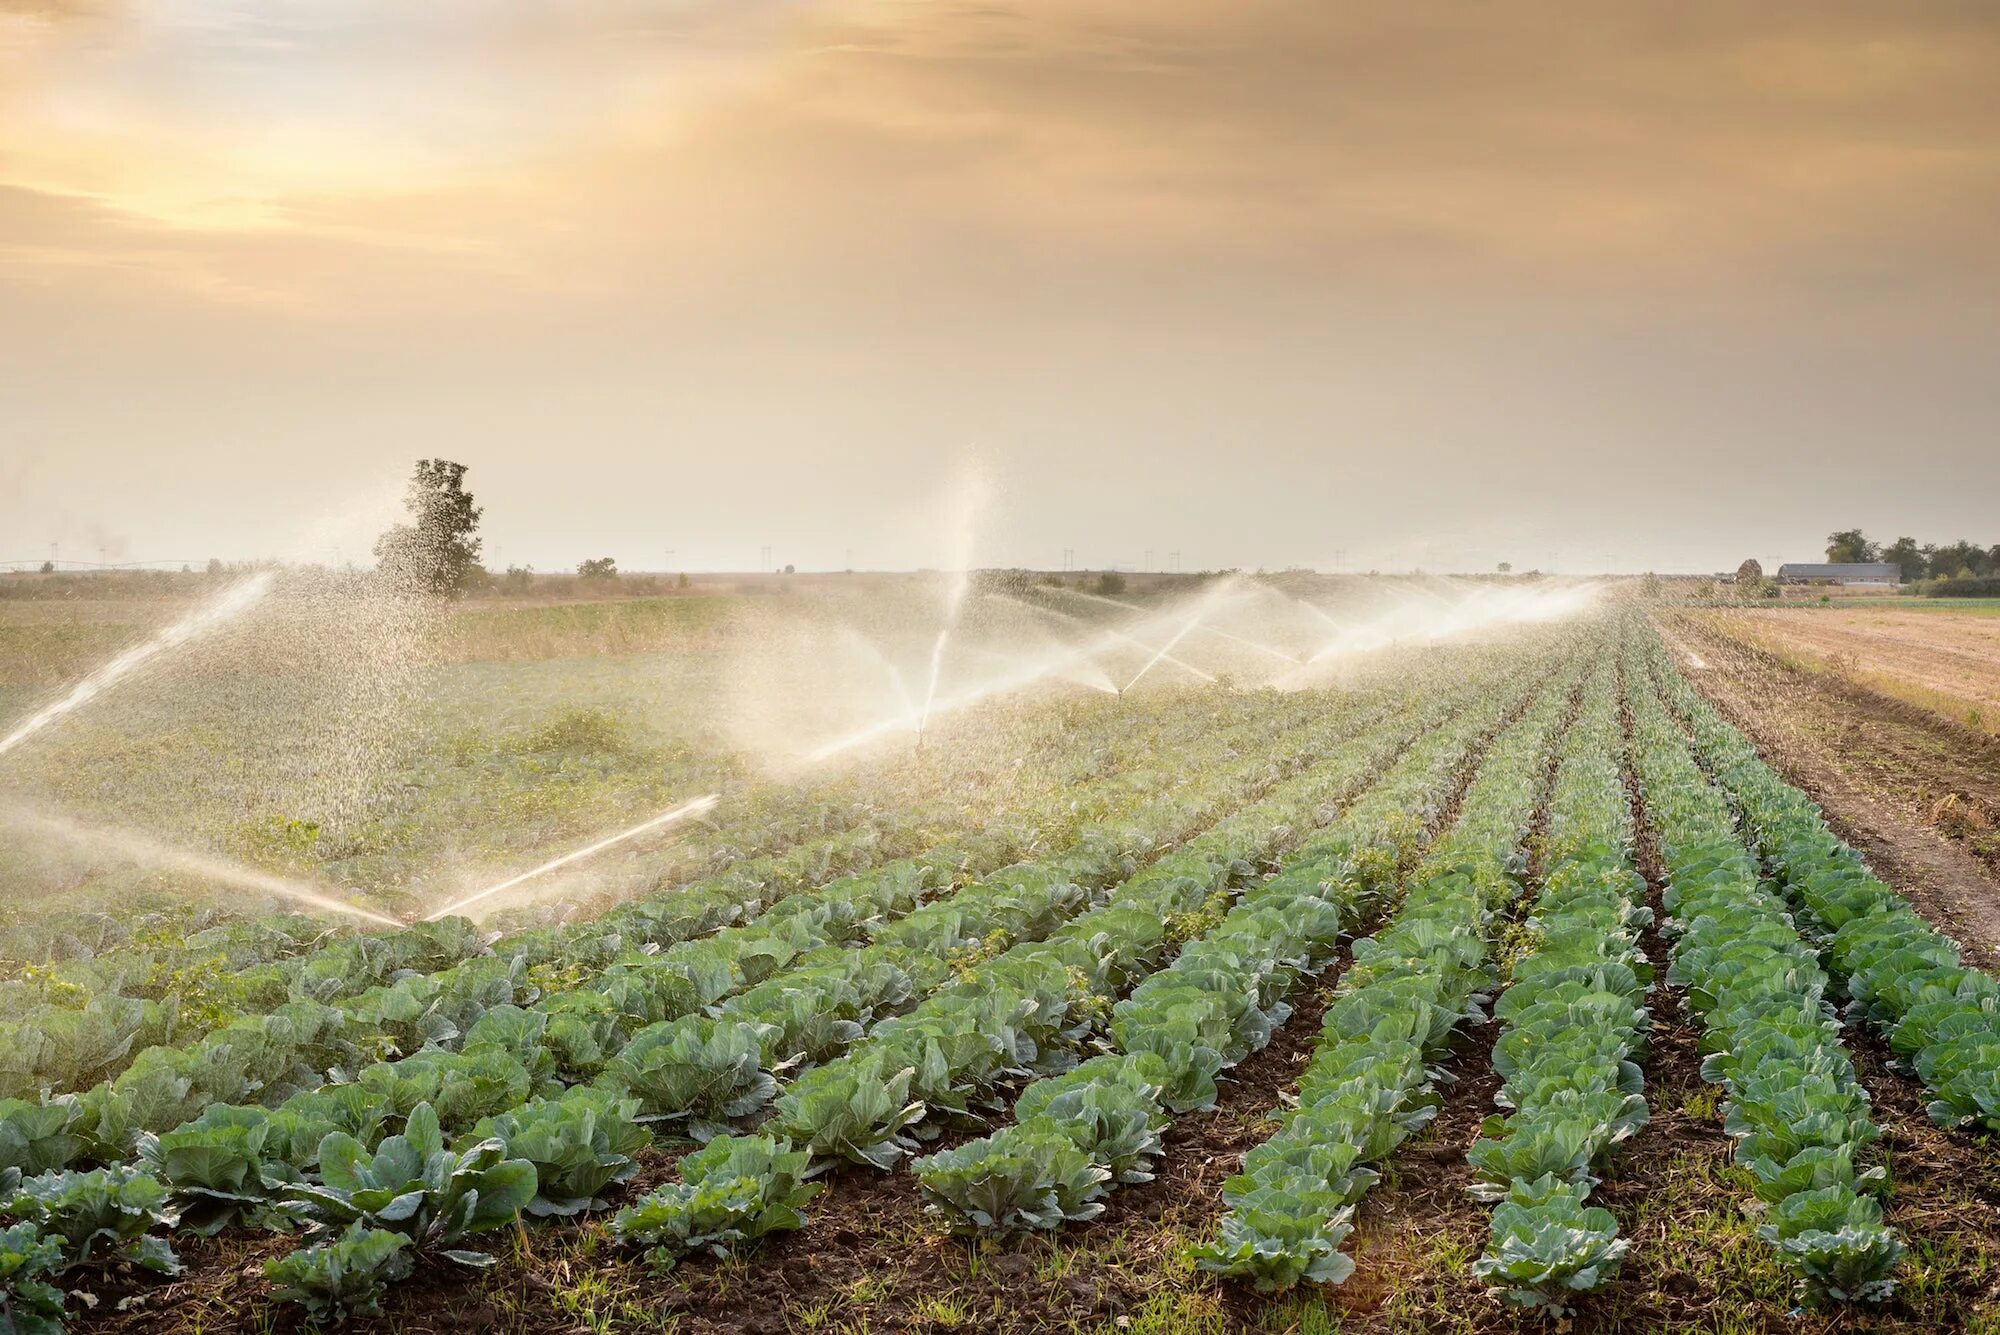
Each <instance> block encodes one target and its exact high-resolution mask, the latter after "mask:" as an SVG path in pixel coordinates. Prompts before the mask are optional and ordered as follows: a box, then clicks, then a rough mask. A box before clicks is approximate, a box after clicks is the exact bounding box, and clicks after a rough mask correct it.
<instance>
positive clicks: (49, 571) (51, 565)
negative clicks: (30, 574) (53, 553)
mask: <svg viewBox="0 0 2000 1335" xmlns="http://www.w3.org/2000/svg"><path fill="white" fill-rule="evenodd" d="M42 573H43V574H44V575H53V574H55V573H56V563H55V562H54V561H44V562H42Z"/></svg>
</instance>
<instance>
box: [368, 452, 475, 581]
mask: <svg viewBox="0 0 2000 1335" xmlns="http://www.w3.org/2000/svg"><path fill="white" fill-rule="evenodd" d="M403 503H404V505H405V506H407V507H408V509H409V511H410V518H411V520H412V521H413V522H412V523H408V524H397V525H396V526H395V527H393V528H391V529H390V530H389V531H388V532H387V533H384V534H383V535H382V536H381V537H380V538H379V539H377V540H376V543H375V557H376V559H377V560H378V561H379V562H380V563H381V565H380V569H381V570H383V571H384V572H385V573H387V574H388V575H390V576H391V577H392V578H394V579H395V580H396V581H397V583H399V584H401V585H402V586H403V587H405V588H408V589H413V590H420V591H422V592H425V593H434V594H440V595H444V596H447V597H453V596H456V595H457V594H459V593H460V592H462V591H463V590H464V588H465V585H466V582H467V580H468V579H469V578H470V577H471V575H472V572H473V570H474V569H475V568H476V567H477V565H478V562H479V539H478V538H477V537H475V536H474V534H475V532H476V531H477V530H478V528H479V517H480V515H481V514H483V513H485V512H484V511H482V510H481V509H480V508H479V507H478V506H476V505H474V504H473V503H472V493H471V492H469V491H467V490H466V489H465V465H464V464H458V463H453V462H452V461H451V460H449V459H419V460H417V467H416V471H415V472H413V473H412V474H411V475H410V486H409V489H408V490H407V491H406V492H404V493H403Z"/></svg>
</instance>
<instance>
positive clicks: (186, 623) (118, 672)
mask: <svg viewBox="0 0 2000 1335" xmlns="http://www.w3.org/2000/svg"><path fill="white" fill-rule="evenodd" d="M272 578H273V577H272V574H271V572H270V571H268V570H261V571H259V572H257V573H256V574H254V575H252V576H251V577H250V578H248V579H246V580H243V581H242V582H240V583H237V584H233V585H231V586H230V587H229V588H227V589H225V590H224V591H223V593H222V596H221V597H219V598H217V599H215V600H214V601H213V602H211V603H209V604H208V605H207V606H205V607H203V608H202V609H201V610H200V611H198V612H196V613H194V614H193V615H192V616H189V617H187V618H185V619H183V620H181V621H177V622H175V623H174V624H173V625H171V626H169V627H167V628H166V629H165V630H163V631H161V632H160V633H159V634H157V635H155V636H153V637H152V638H151V639H149V640H146V641H145V642H144V643H141V644H137V645H134V646H133V647H132V648H130V649H127V650H126V651H125V652H124V653H122V654H120V655H118V656H117V657H116V658H114V659H112V660H111V661H110V662H109V663H106V664H105V665H104V666H103V667H101V668H98V669H97V670H96V671H95V672H92V673H91V674H90V675H89V676H87V677H85V678H84V679H83V680H82V681H80V682H78V683H77V684H76V685H75V686H73V687H71V688H70V692H69V694H68V695H65V696H64V697H63V698H62V699H60V700H58V701H56V702H55V703H54V704H52V705H50V706H48V707H47V708H46V709H43V710H40V711H39V712H37V713H35V714H32V715H30V716H29V717H28V719H27V720H26V721H25V722H23V723H22V724H21V725H20V726H19V727H17V728H15V729H14V731H12V732H10V733H8V734H7V736H6V737H5V738H0V755H5V754H6V753H7V752H9V751H11V750H13V749H14V748H15V747H17V746H19V745H20V744H21V743H22V742H25V741H26V740H28V738H30V737H32V736H34V735H35V734H36V733H38V732H40V731H41V730H42V729H43V728H46V727H48V726H49V725H50V724H51V723H54V722H55V721H56V720H57V719H60V718H62V717H63V716H65V715H67V714H70V713H72V712H74V711H75V710H77V709H79V708H81V707H82V706H83V705H85V704H88V703H89V702H90V700H91V699H92V698H93V697H95V696H96V695H98V694H99V693H100V692H102V691H103V690H104V689H105V688H106V687H108V686H110V685H111V684H112V683H114V682H116V681H117V680H118V679H119V678H121V677H124V676H127V675H129V674H130V673H132V672H133V671H135V670H136V669H137V668H139V666H140V665H142V664H143V663H145V662H146V661H147V660H149V659H152V658H155V657H157V656H158V655H160V654H162V653H165V652H166V651H167V650H169V649H171V648H173V647H174V646H176V645H179V644H184V643H186V642H187V641H188V640H190V639H193V638H194V637H195V636H196V635H199V634H201V633H202V632H203V631H206V630H211V629H213V628H214V627H216V626H219V625H221V624H222V623H224V622H225V621H228V620H230V619H232V618H233V617H235V616H237V615H238V614H240V613H241V612H242V611H243V610H244V609H246V608H248V607H249V606H250V605H251V604H253V603H255V602H257V601H258V600H259V599H261V598H262V597H263V596H264V595H265V594H267V593H269V592H270V591H271V583H272Z"/></svg>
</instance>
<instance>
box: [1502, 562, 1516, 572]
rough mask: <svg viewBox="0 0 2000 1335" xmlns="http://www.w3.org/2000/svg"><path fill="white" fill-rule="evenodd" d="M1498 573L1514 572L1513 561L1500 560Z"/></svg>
mask: <svg viewBox="0 0 2000 1335" xmlns="http://www.w3.org/2000/svg"><path fill="white" fill-rule="evenodd" d="M1500 573H1501V574H1503V575H1511V574H1513V573H1514V563H1513V562H1512V561H1502V562H1501V563H1500Z"/></svg>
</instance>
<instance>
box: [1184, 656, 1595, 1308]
mask: <svg viewBox="0 0 2000 1335" xmlns="http://www.w3.org/2000/svg"><path fill="white" fill-rule="evenodd" d="M1577 677H1578V669H1577V667H1576V666H1575V665H1571V666H1569V667H1566V668H1565V669H1563V670H1562V672H1561V673H1560V675H1559V676H1558V678H1557V679H1556V682H1555V684H1552V685H1551V686H1549V687H1547V688H1545V689H1543V690H1542V691H1541V693H1540V694H1539V695H1538V696H1537V697H1536V698H1535V699H1534V701H1533V703H1532V704H1531V705H1530V706H1529V708H1528V710H1527V711H1526V713H1525V714H1524V715H1523V716H1522V717H1521V719H1520V720H1519V721H1518V722H1517V723H1515V724H1514V726H1512V727H1511V728H1509V729H1508V730H1507V731H1506V732H1504V733H1502V734H1501V736H1500V737H1499V738H1498V740H1497V741H1496V742H1495V743H1494V745H1493V747H1492V749H1491V750H1490V751H1489V752H1488V754H1487V756H1486V759H1485V762H1484V763H1483V764H1482V765H1481V767H1480V771H1479V774H1478V777H1477V778H1475V779H1474V780H1473V782H1472V784H1471V785H1470V786H1469V787H1468V788H1467V789H1466V792H1465V795H1464V797H1463V799H1462V802H1461V805H1460V808H1459V815H1458V820H1457V822H1456V823H1455V824H1454V825H1453V826H1452V828H1451V829H1450V830H1448V831H1447V832H1446V833H1445V834H1444V835H1443V836H1442V837H1441V838H1440V839H1439V840H1438V841H1437V843H1436V844H1435V845H1433V847H1432V848H1431V850H1430V851H1429V852H1428V853H1427V854H1426V856H1425V857H1424V859H1423V860H1422V862H1421V863H1420V864H1419V866H1418V867H1417V869H1416V870H1415V871H1414V872H1413V873H1412V874H1411V876H1410V877H1409V880H1410V888H1409V890H1408V892H1407V894H1406V895H1405V897H1404V903H1403V906H1402V908H1401V909H1400V910H1399V911H1398V912H1397V914H1396V916H1395V917H1394V918H1393V919H1392V920H1391V922H1390V924H1389V925H1388V926H1387V927H1386V928H1385V929H1383V930H1382V931H1381V932H1379V933H1377V934H1376V935H1374V936H1372V937H1365V938H1363V939H1361V940H1358V941H1356V942H1355V943H1354V947H1353V952H1352V953H1353V962H1352V963H1351V964H1350V965H1349V967H1348V969H1347V971H1346V973H1345V974H1344V975H1343V976H1342V978H1341V980H1340V984H1339V988H1338V990H1337V993H1336V996H1335V999H1334V1002H1333V1004H1332V1006H1331V1007H1329V1008H1328V1010H1327V1012H1326V1016H1325V1018H1324V1021H1323V1023H1322V1026H1321V1033H1320V1037H1319V1041H1318V1044H1317V1045H1316V1047H1315V1049H1314V1052H1313V1056H1312V1059H1311V1062H1310V1063H1309V1064H1308V1066H1307V1068H1306V1071H1305V1072H1304V1074H1303V1075H1302V1076H1301V1078H1300V1082H1299V1090H1298V1097H1297V1101H1296V1104H1295V1105H1294V1106H1291V1107H1289V1108H1286V1109H1281V1110H1279V1111H1278V1112H1276V1113H1274V1114H1273V1116H1274V1118H1275V1119H1276V1120H1277V1121H1278V1122H1279V1124H1280V1125H1279V1129H1278V1130H1277V1132H1276V1133H1275V1134H1273V1135H1272V1137H1271V1138H1270V1139H1269V1140H1267V1141H1265V1142H1264V1143H1263V1144H1261V1145H1259V1146H1257V1147H1256V1148H1254V1149H1252V1150H1251V1151H1250V1152H1249V1153H1248V1154H1247V1155H1245V1156H1244V1162H1243V1171H1242V1172H1241V1173H1239V1174H1237V1175H1236V1176H1234V1177H1232V1178H1230V1179H1229V1180H1228V1181H1227V1182H1225V1183H1224V1184H1223V1191H1222V1194H1223V1202H1224V1204H1225V1205H1226V1206H1227V1207H1228V1209H1227V1211H1226V1212H1225V1213H1224V1215H1223V1217H1222V1219H1221V1221H1220V1224H1219V1226H1218V1228H1217V1232H1216V1235H1215V1237H1214V1238H1213V1239H1212V1240H1211V1241H1209V1242H1208V1243H1206V1244H1204V1245H1203V1246H1202V1247H1201V1248H1200V1249H1199V1250H1198V1252H1197V1259H1198V1262H1199V1264H1200V1265H1201V1267H1202V1268H1203V1269H1205V1270H1210V1271H1215V1272H1218V1273H1220V1274H1224V1275H1230V1276H1234V1277H1238V1278H1242V1279H1247V1280H1249V1281H1251V1282H1252V1283H1254V1284H1255V1285H1256V1286H1257V1287H1258V1288H1259V1289H1263V1290H1270V1289H1280V1288H1286V1287H1289V1286H1291V1285H1293V1284H1296V1283H1298V1282H1299V1281H1300V1280H1309V1281H1313V1282H1318V1283H1339V1282H1340V1281H1342V1280H1344V1279H1345V1278H1347V1276H1348V1275H1349V1274H1351V1273H1352V1272H1353V1269H1354V1263H1353V1261H1352V1260H1351V1259H1349V1258H1348V1257H1346V1256H1344V1255H1342V1254H1341V1252H1340V1244H1341V1242H1342V1241H1343V1240H1344V1239H1345V1238H1346V1237H1347V1235H1348V1233H1349V1232H1350V1231H1351V1230H1352V1219H1353V1212H1354V1203H1355V1202H1356V1201H1357V1200H1358V1199H1360V1197H1361V1195H1362V1194H1363V1193H1364V1192H1365V1191H1366V1190H1367V1189H1368V1187H1369V1186H1370V1185H1371V1184H1372V1183H1373V1182H1374V1181H1375V1179H1376V1177H1377V1174H1376V1173H1375V1171H1374V1170H1373V1169H1371V1168H1369V1167H1368V1166H1367V1165H1369V1164H1371V1163H1374V1162H1376V1161H1378V1160H1380V1159H1382V1158H1383V1157H1384V1156H1386V1155H1387V1154H1388V1153H1389V1152H1390V1151H1391V1150H1393V1149H1394V1148H1395V1147H1396V1146H1397V1145H1398V1144H1400V1143H1401V1142H1402V1141H1403V1140H1404V1138H1406V1137H1407V1136H1409V1135H1410V1134H1411V1133H1412V1132H1413V1131H1415V1130H1417V1129H1418V1128H1420V1127H1422V1126H1423V1125H1425V1124H1426V1123H1427V1122H1429V1121H1430V1119H1431V1118H1432V1117H1433V1116H1435V1115H1436V1105H1437V1097H1436V1094H1435V1092H1434V1088H1433V1083H1434V1080H1435V1079H1436V1073H1435V1072H1433V1071H1431V1070H1430V1069H1429V1068H1428V1065H1427V1064H1428V1062H1429V1060H1430V1059H1431V1058H1432V1057H1433V1056H1434V1055H1435V1054H1437V1053H1438V1052H1439V1051H1440V1050H1441V1049H1442V1048H1443V1046H1444V1044H1445V1042H1446V1040H1447V1039H1448V1038H1449V1037H1450V1036H1451V1035H1452V1033H1453V1032H1454V1031H1455V1030H1456V1029H1457V1028H1458V1026H1459V1025H1460V1024H1461V1023H1462V1022H1464V1021H1466V1020H1467V1019H1469V1018H1473V1017H1476V1016H1477V1015H1478V1014H1479V1005H1480V999H1481V997H1482V996H1483V994H1484V993H1485V992H1486V991H1487V990H1488V989H1489V988H1490V987H1491V985H1492V982H1493V978H1492V974H1491V972H1490V970H1489V968H1488V966H1487V964H1486V956H1487V951H1488V945H1489V931H1490V927H1491V921H1492V918H1493V915H1494V914H1495V913H1496V912H1498V911H1500V910H1501V909H1503V908H1504V907H1505V906H1507V905H1508V904H1510V903H1512V902H1513V901H1514V899H1515V898H1516V897H1517V896H1518V895H1519V894H1520V890H1521V878H1522V874H1523V872H1524V870H1525V867H1526V857H1525V853H1524V843H1525V840H1526V838H1527V836H1528V833H1529V828H1530V825H1531V823H1532V821H1533V819H1534V814H1535V810H1536V807H1537V806H1538V804H1539V801H1540V797H1541V794H1542V790H1543V788H1544V787H1545V786H1546V778H1547V771H1548V757H1549V754H1550V749H1551V747H1552V746H1553V745H1554V743H1555V739H1556V737H1557V735H1558V733H1559V732H1560V730H1561V727H1562V724H1563V721H1564V719H1565V717H1566V716H1567V713H1568V706H1569V698H1570V696H1571V695H1572V694H1573V687H1574V685H1575V682H1576V680H1577Z"/></svg>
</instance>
